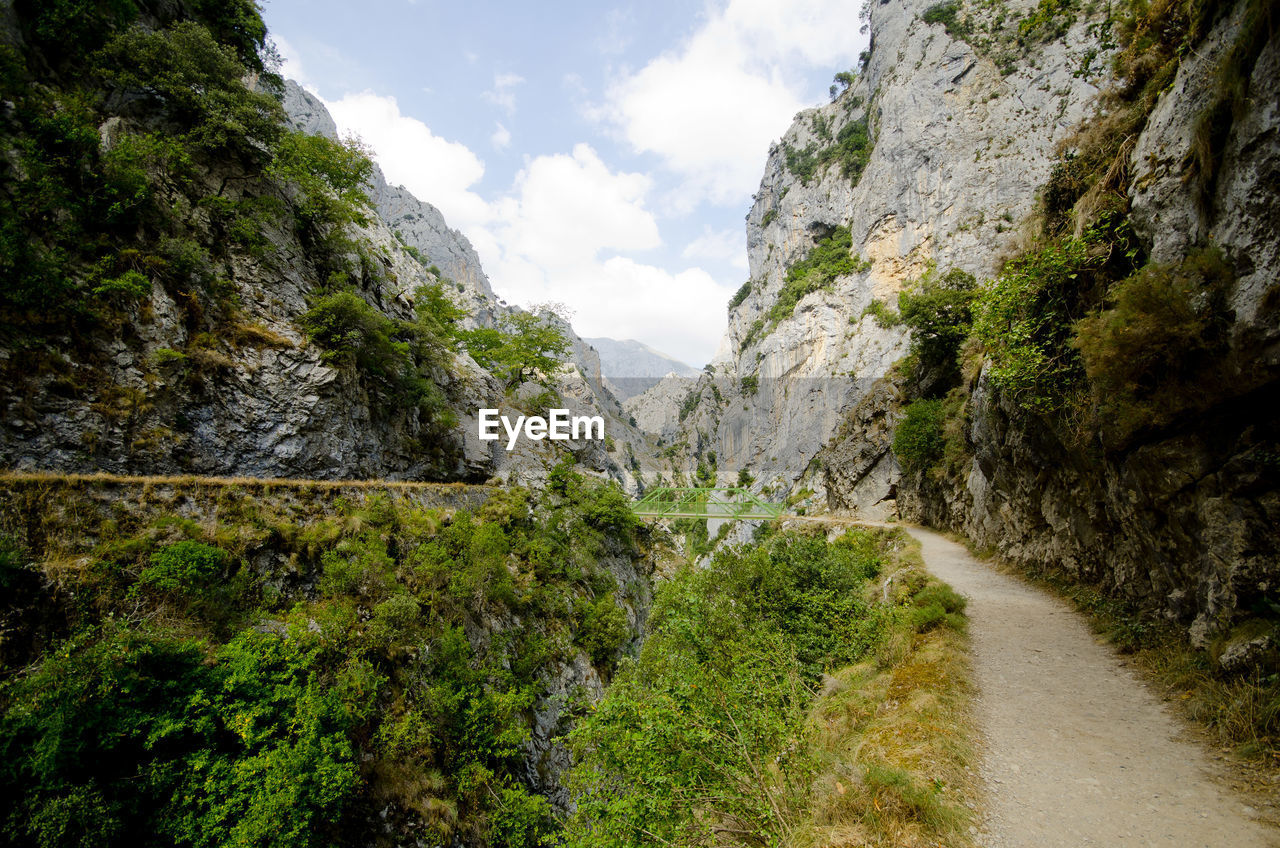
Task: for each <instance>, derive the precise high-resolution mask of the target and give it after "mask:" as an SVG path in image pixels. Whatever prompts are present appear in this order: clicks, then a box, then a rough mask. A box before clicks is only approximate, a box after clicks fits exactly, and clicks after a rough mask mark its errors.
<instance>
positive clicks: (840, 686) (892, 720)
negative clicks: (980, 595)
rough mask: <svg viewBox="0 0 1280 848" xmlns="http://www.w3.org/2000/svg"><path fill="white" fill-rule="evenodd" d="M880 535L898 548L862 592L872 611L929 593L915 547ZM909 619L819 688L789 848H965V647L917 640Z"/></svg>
mask: <svg viewBox="0 0 1280 848" xmlns="http://www.w3.org/2000/svg"><path fill="white" fill-rule="evenodd" d="M887 535H888V536H889V537H890V538H893V539H894V540H895V542H896V544H898V545H899V546H900V547H899V549H898V550H897V551H896V552H895V554H894V557H895V559H896V561H895V562H893V563H892V564H891V565H890V567H888V568H886V569H885V572H884V574H883V575H882V579H881V581H880V582H879V584H878V585H877V586H875V587H872V591H873V592H875V593H877V595H878V597H877V600H879V596H883V595H885V594H887V595H889V596H890V597H892V598H894V600H896V601H904V600H906V599H908V598H909V597H910V596H911V595H913V594H914V593H915V592H918V591H919V590H920V589H921V588H924V587H925V586H928V585H929V584H931V583H936V582H937V581H936V580H935V579H934V578H932V577H929V576H928V574H927V573H926V572H925V570H924V566H923V562H922V561H921V559H920V554H919V544H918V543H917V542H915V541H914V540H912V539H910V538H909V537H907V536H906V535H905V534H903V533H901V532H900V531H888V533H887ZM886 585H887V586H888V588H887V589H886V588H885V587H886ZM908 618H909V617H908V616H905V615H904V616H902V617H901V620H900V621H899V622H898V623H896V624H895V625H894V629H893V632H892V633H891V634H890V636H889V638H888V639H887V640H886V642H885V645H884V647H883V648H882V649H881V650H880V652H879V654H878V655H877V656H876V658H875V659H874V660H872V661H870V662H866V663H863V664H860V665H857V666H852V667H850V668H846V669H843V670H842V671H840V672H839V673H837V674H836V675H834V676H833V677H831V678H829V679H828V680H827V681H826V684H827V685H826V687H825V690H824V692H823V694H822V695H821V697H819V699H818V701H817V703H816V704H815V705H814V708H813V710H812V713H811V718H810V720H811V722H812V723H813V731H814V737H815V740H816V741H815V744H816V747H817V750H818V751H819V753H820V756H821V757H822V758H823V768H822V769H821V771H820V773H819V775H818V778H817V779H816V780H815V782H814V785H813V788H812V791H811V796H810V797H811V805H810V810H809V816H808V819H807V820H806V821H804V822H803V823H802V824H801V825H800V826H799V827H798V828H797V829H796V831H795V835H794V837H793V838H792V840H791V841H790V843H789V844H790V845H791V846H793V848H811V846H813V847H814V848H816V846H846V845H847V846H864V845H865V846H886V847H887V846H894V848H913V847H914V846H937V845H945V846H968V845H971V844H972V842H971V840H970V837H969V826H970V825H971V824H972V821H973V812H972V810H973V808H974V805H975V799H976V795H975V791H976V789H975V782H974V776H973V774H972V772H971V771H970V770H969V767H970V764H971V763H972V761H973V756H974V754H973V739H974V734H975V732H976V731H975V729H974V724H973V721H972V718H971V715H970V705H971V699H972V692H973V688H972V682H971V668H970V664H969V657H968V639H967V637H966V635H965V634H964V633H963V632H961V631H959V630H956V629H954V628H953V627H949V626H937V627H934V628H932V629H930V630H928V631H926V632H924V633H915V632H914V631H913V629H912V628H911V626H910V624H909V623H907V622H908Z"/></svg>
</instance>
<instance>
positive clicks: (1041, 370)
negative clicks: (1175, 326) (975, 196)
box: [973, 212, 1139, 413]
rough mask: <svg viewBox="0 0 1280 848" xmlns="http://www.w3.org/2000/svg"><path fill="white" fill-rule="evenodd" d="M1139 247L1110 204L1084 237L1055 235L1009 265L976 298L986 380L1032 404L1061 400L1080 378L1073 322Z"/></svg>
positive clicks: (1125, 269)
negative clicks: (985, 359) (985, 357)
mask: <svg viewBox="0 0 1280 848" xmlns="http://www.w3.org/2000/svg"><path fill="white" fill-rule="evenodd" d="M1138 250H1139V248H1138V246H1137V244H1136V241H1135V240H1134V238H1133V235H1132V231H1131V230H1130V228H1129V225H1128V222H1127V220H1125V219H1124V218H1123V217H1121V216H1119V215H1117V214H1115V213H1110V212H1109V213H1106V214H1104V215H1103V216H1102V217H1101V218H1100V219H1099V221H1098V223H1096V224H1095V225H1094V226H1092V227H1090V228H1089V229H1087V230H1086V231H1085V233H1084V235H1083V236H1082V237H1080V238H1072V237H1066V236H1064V237H1061V238H1058V239H1054V240H1053V241H1050V242H1049V243H1048V244H1046V245H1045V246H1044V247H1042V248H1040V249H1039V250H1036V251H1033V252H1031V253H1028V254H1024V255H1023V256H1021V257H1019V258H1017V259H1015V260H1013V261H1012V262H1010V263H1009V264H1008V265H1006V266H1005V268H1004V270H1003V271H1002V272H1001V273H1000V275H999V276H998V277H997V278H996V279H995V281H994V282H993V284H992V285H991V287H990V288H988V289H986V290H985V291H983V292H982V294H981V295H980V296H979V297H978V298H977V299H976V300H975V301H974V304H973V317H974V324H973V333H974V335H975V336H976V337H977V339H978V340H979V341H980V342H981V343H982V344H983V346H984V348H985V350H986V352H987V355H988V358H989V360H990V368H989V369H988V372H987V373H988V374H989V376H990V379H991V382H992V383H993V384H994V385H995V386H996V387H997V388H999V389H1000V390H1001V391H1003V392H1004V393H1005V394H1007V395H1008V396H1009V397H1010V398H1011V399H1012V400H1013V401H1014V402H1015V403H1016V404H1017V405H1018V406H1020V407H1022V408H1024V409H1027V410H1030V411H1032V412H1038V413H1050V412H1055V411H1058V410H1060V409H1062V408H1063V407H1064V406H1066V405H1067V403H1068V401H1069V400H1070V399H1071V398H1072V397H1073V396H1074V394H1075V393H1076V392H1078V391H1079V390H1080V388H1081V386H1082V384H1083V380H1084V365H1083V362H1082V361H1081V359H1080V356H1079V354H1078V353H1077V351H1076V350H1075V349H1074V348H1073V347H1072V345H1071V339H1072V336H1073V329H1074V326H1075V322H1076V321H1077V320H1079V319H1080V318H1083V317H1084V316H1085V314H1086V313H1087V312H1088V310H1089V309H1090V308H1091V307H1092V306H1094V305H1095V304H1097V303H1099V302H1101V300H1102V298H1103V295H1104V293H1105V292H1106V289H1107V286H1108V285H1109V284H1110V282H1111V281H1112V280H1114V279H1118V278H1121V277H1124V276H1127V275H1128V274H1129V273H1130V272H1131V271H1132V269H1133V267H1134V262H1135V260H1136V258H1137V255H1138Z"/></svg>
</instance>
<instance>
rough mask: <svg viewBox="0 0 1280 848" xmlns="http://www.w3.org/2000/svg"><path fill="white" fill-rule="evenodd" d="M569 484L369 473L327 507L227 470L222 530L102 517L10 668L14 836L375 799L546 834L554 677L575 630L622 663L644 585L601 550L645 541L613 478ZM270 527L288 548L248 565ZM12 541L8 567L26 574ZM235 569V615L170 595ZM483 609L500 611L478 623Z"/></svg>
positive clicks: (3, 714)
mask: <svg viewBox="0 0 1280 848" xmlns="http://www.w3.org/2000/svg"><path fill="white" fill-rule="evenodd" d="M560 483H561V487H560V490H559V491H551V492H548V493H546V494H545V495H544V496H542V497H541V498H539V499H538V500H537V501H536V502H534V504H533V506H534V509H530V501H529V498H528V496H527V493H523V492H520V491H511V492H508V493H505V494H503V495H501V496H500V497H498V498H497V499H496V500H495V501H493V502H490V503H488V504H486V505H485V507H484V508H483V509H482V510H481V511H480V512H479V513H478V514H476V515H472V514H469V513H467V512H465V511H463V512H459V513H457V514H455V515H453V516H452V517H450V516H447V515H444V514H442V513H440V512H436V511H423V510H419V509H416V508H413V507H412V506H410V503H409V501H407V500H398V499H396V498H394V497H390V496H388V495H386V494H380V493H372V492H371V493H369V495H368V496H366V497H365V498H364V500H363V502H361V501H359V500H357V501H355V502H346V501H343V500H342V499H338V502H337V503H336V504H335V507H334V508H335V509H336V510H337V511H336V513H335V514H334V515H332V516H331V517H327V518H319V519H317V518H314V517H313V518H312V519H310V523H307V522H301V523H300V520H299V518H298V516H297V515H296V513H295V512H294V511H293V507H292V506H290V505H288V504H280V503H273V502H272V501H271V499H269V498H262V499H258V498H253V497H249V496H236V495H235V494H234V493H232V492H230V491H229V492H228V493H227V495H226V496H225V497H223V498H221V499H220V501H219V506H218V509H219V519H220V526H219V527H218V528H216V529H215V530H214V531H213V532H215V533H216V534H217V539H218V541H219V545H218V546H217V547H215V546H214V545H212V544H210V542H211V541H212V539H210V538H209V537H208V536H207V535H206V534H207V533H208V532H209V531H208V530H207V528H204V527H202V526H201V525H199V524H195V523H193V522H190V521H185V520H183V519H180V518H178V517H176V516H171V517H162V518H160V519H158V520H156V521H155V523H154V524H153V525H151V526H146V527H140V528H137V532H136V534H135V535H129V536H124V537H121V538H112V539H110V541H108V540H107V539H108V537H109V534H111V533H113V532H114V533H121V532H123V527H120V526H118V525H116V524H115V523H114V522H110V523H109V524H108V523H104V524H103V525H102V526H101V527H99V528H98V529H97V531H96V533H97V535H98V536H100V537H102V538H103V539H104V541H103V543H102V544H101V545H99V546H98V547H97V548H96V549H95V550H94V551H93V555H92V557H91V559H93V560H96V561H98V563H99V564H98V565H96V566H94V568H92V569H91V570H89V571H88V572H86V573H85V575H84V576H83V577H82V578H81V579H83V580H85V581H88V582H86V583H83V584H78V585H76V586H75V588H74V590H73V591H72V592H71V593H62V592H59V593H58V594H57V595H54V594H53V591H52V589H51V587H50V586H49V585H48V584H41V586H42V588H41V589H40V591H41V592H42V593H43V594H41V595H40V597H38V598H35V599H33V603H37V604H40V605H42V608H44V609H46V610H47V609H53V608H57V607H58V606H59V605H62V606H63V607H64V609H63V611H62V613H61V614H62V615H63V616H65V617H66V620H67V621H68V622H69V626H70V627H71V631H70V632H71V633H72V635H71V637H70V638H63V637H62V636H60V635H58V633H57V632H56V631H53V632H50V631H46V630H41V631H40V632H34V633H32V634H28V635H29V636H30V637H31V638H32V639H33V640H34V643H35V646H36V653H35V654H34V655H33V656H32V657H30V658H24V659H22V661H21V667H20V668H19V667H11V666H5V667H4V668H3V682H0V793H3V797H4V798H5V799H6V802H7V803H6V804H5V805H3V810H0V824H2V827H0V845H14V846H18V845H24V846H25V845H38V846H51V847H52V846H58V848H63V846H80V845H94V846H107V847H108V848H109V846H116V845H122V846H123V845H173V846H210V848H212V846H225V845H239V844H245V845H261V846H270V847H271V848H286V846H287V848H303V847H304V846H320V845H326V846H328V845H341V844H364V843H365V842H367V841H369V839H372V838H373V837H372V836H371V835H370V834H367V833H365V832H364V831H365V829H366V828H367V827H368V824H369V820H370V813H369V810H370V809H376V810H379V811H381V810H384V809H390V810H392V811H398V812H395V815H399V816H402V817H407V816H414V817H417V820H418V821H419V822H420V824H419V825H417V826H419V827H421V828H423V829H424V831H425V833H424V835H425V836H427V837H429V838H431V839H433V840H438V841H441V842H447V841H449V840H454V839H457V840H460V841H465V842H466V843H468V844H475V845H491V846H496V845H521V846H526V845H527V846H532V845H538V844H544V843H543V840H544V839H545V838H547V837H548V834H549V833H551V832H552V831H553V830H554V829H555V827H556V823H555V821H554V819H553V818H552V816H551V808H550V805H549V803H548V802H547V800H546V799H545V798H541V797H539V796H537V795H536V794H534V793H533V792H532V791H531V789H530V787H529V786H528V785H527V783H526V782H525V756H526V754H525V747H524V746H525V743H526V740H527V738H528V734H529V726H530V721H529V718H530V715H531V710H532V708H533V706H534V705H535V703H536V702H537V701H538V699H539V698H543V697H544V696H545V689H544V677H543V675H544V673H545V670H546V669H547V668H548V667H553V666H554V664H556V663H558V662H567V661H570V660H571V659H572V658H573V657H574V656H575V654H576V652H577V651H578V650H579V649H581V650H583V651H585V652H586V653H587V654H588V655H589V656H590V657H592V658H593V660H594V661H595V662H596V663H597V664H598V669H599V672H600V674H601V675H603V676H604V677H606V678H608V677H609V675H610V674H611V672H612V669H613V666H614V664H615V663H616V662H617V661H618V655H619V653H620V649H621V648H622V646H623V645H625V644H626V642H627V641H628V639H629V637H630V635H631V630H630V627H629V625H628V623H627V617H626V613H625V612H624V610H623V604H624V603H626V602H627V600H628V598H629V597H630V592H631V591H634V589H629V588H627V587H625V586H623V585H621V584H619V582H618V581H617V580H616V579H615V578H614V577H613V575H612V574H610V573H609V572H606V571H604V569H603V568H602V567H601V565H600V561H601V559H602V558H603V556H604V555H605V554H606V552H607V553H608V554H609V555H611V556H614V557H628V556H633V555H634V554H632V553H631V551H633V550H634V549H635V542H634V540H633V539H632V538H631V536H632V534H633V533H634V532H636V530H635V525H634V519H632V520H631V521H627V522H623V521H620V520H617V518H616V516H615V515H614V514H613V512H612V510H613V509H614V508H615V507H616V505H617V503H618V502H619V498H620V493H619V492H618V490H617V488H616V487H607V488H603V489H602V488H601V487H598V486H596V485H591V484H588V483H587V482H586V481H585V480H584V479H583V478H582V477H581V476H580V475H578V474H577V473H576V472H574V471H572V469H571V468H565V469H564V470H563V471H562V473H561V475H560ZM624 503H625V502H624ZM602 507H607V509H605V510H604V513H603V514H601V512H600V510H601V509H602ZM171 534H179V535H187V536H195V537H197V538H187V539H183V540H180V541H170V542H169V543H167V544H164V543H162V541H161V540H162V539H165V538H169V539H171V538H172V535H171ZM3 550H7V549H3ZM268 551H269V552H271V553H272V554H274V556H275V558H276V559H278V560H279V561H281V562H286V561H287V562H289V563H290V565H289V566H288V568H287V569H284V568H281V569H279V570H278V571H271V569H268V573H265V574H263V573H260V572H259V571H257V570H256V569H251V568H250V567H249V566H248V565H247V563H246V561H245V557H246V555H247V554H249V553H250V552H253V553H254V554H255V555H259V554H263V553H266V552H268ZM0 553H2V550H0ZM4 556H7V554H5V555H4ZM4 556H0V566H3V564H4V563H5V562H6V561H7V560H5V559H4ZM13 559H14V560H15V561H16V562H17V564H16V565H15V566H14V567H13V568H12V569H9V568H8V567H7V566H5V570H3V571H0V578H3V577H4V575H6V574H7V573H8V572H9V571H13V572H14V573H15V574H19V575H20V574H22V573H25V571H26V566H25V561H24V560H23V557H22V556H21V555H20V554H18V553H15V554H14V555H13ZM266 560H267V561H274V560H273V558H272V557H271V556H268V557H266ZM15 579H16V578H15ZM10 582H12V581H10ZM27 582H30V581H27ZM233 582H239V583H240V584H241V585H242V586H243V587H244V588H245V591H244V595H243V597H241V598H239V600H238V603H239V609H238V615H237V616H236V617H235V623H234V625H233V626H229V627H224V628H216V627H211V626H209V624H208V622H207V620H206V619H205V618H203V617H201V616H200V615H199V614H197V613H196V611H195V606H194V605H188V604H176V603H175V602H174V599H175V597H177V595H175V593H178V594H180V595H181V597H183V598H187V599H189V600H191V601H192V602H193V604H194V601H196V600H198V599H200V598H208V597H213V596H215V595H217V594H218V593H220V592H222V591H223V586H224V584H227V583H233ZM6 585H8V583H6ZM14 585H16V584H14ZM24 585H25V584H24ZM65 586H70V584H65ZM459 586H461V587H464V591H455V589H457V588H458V587H459ZM134 587H137V588H139V589H140V591H133V589H134ZM281 587H283V588H281ZM23 591H24V592H25V591H26V589H23ZM73 596H74V597H73ZM76 597H83V598H86V599H91V601H92V602H88V600H86V601H85V602H81V601H80V600H77V599H76ZM477 621H488V622H502V624H501V625H494V626H492V627H490V628H489V631H488V632H486V633H485V634H482V635H481V636H479V637H477V638H475V641H474V642H473V641H472V639H470V638H468V635H467V634H468V632H474V626H475V622H477ZM575 643H576V647H575V646H574V645H575ZM3 656H4V657H6V658H7V657H8V654H4V655H3ZM32 659H34V660H35V661H34V662H32V661H31V660H32ZM6 661H7V660H6Z"/></svg>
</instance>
